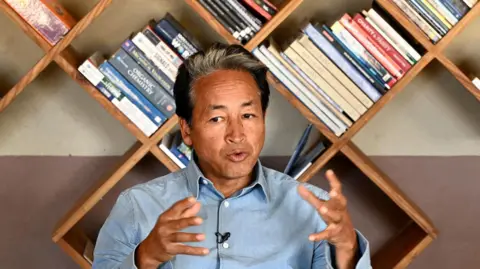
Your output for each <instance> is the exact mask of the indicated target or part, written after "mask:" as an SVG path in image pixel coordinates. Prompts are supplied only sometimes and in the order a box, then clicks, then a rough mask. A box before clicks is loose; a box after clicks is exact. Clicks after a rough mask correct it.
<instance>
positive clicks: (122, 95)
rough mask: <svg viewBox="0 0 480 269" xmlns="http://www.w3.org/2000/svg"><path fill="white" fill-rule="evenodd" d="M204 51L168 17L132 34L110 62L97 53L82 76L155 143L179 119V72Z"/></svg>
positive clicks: (83, 70) (83, 69) (89, 59)
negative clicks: (161, 131)
mask: <svg viewBox="0 0 480 269" xmlns="http://www.w3.org/2000/svg"><path fill="white" fill-rule="evenodd" d="M201 49H202V48H201V46H200V44H199V42H198V41H197V40H196V39H195V38H193V37H192V36H191V35H190V34H189V33H188V32H187V31H186V30H185V29H184V28H183V27H182V26H181V25H180V23H179V22H178V21H177V20H176V19H175V18H174V17H173V16H172V15H171V14H170V13H167V14H166V15H165V16H164V17H163V18H162V19H161V20H159V21H158V22H157V21H155V20H153V19H152V20H150V21H149V22H148V24H147V25H146V26H145V27H144V28H143V29H142V30H141V31H139V32H137V33H133V34H131V36H130V37H129V38H127V39H126V40H125V41H124V42H123V43H122V45H121V48H119V49H118V50H117V51H116V52H115V53H114V54H113V55H111V57H109V58H108V59H106V58H104V56H103V54H102V53H100V52H96V53H94V54H93V55H91V56H90V57H89V58H88V59H87V60H86V61H85V62H84V63H83V64H82V65H81V66H80V67H79V68H78V70H79V71H80V72H81V73H82V74H83V76H85V78H86V79H87V80H88V81H90V82H91V83H92V84H93V85H94V86H95V87H96V88H97V89H98V90H99V91H100V92H101V93H102V94H103V95H104V96H105V97H106V98H108V99H109V100H110V101H111V102H112V103H113V104H114V105H115V106H116V107H117V108H118V109H119V110H120V111H121V112H122V113H123V114H125V116H126V117H127V118H128V119H129V120H130V121H131V122H132V123H133V124H135V125H136V126H137V127H138V128H139V129H140V130H141V131H142V132H143V133H144V134H145V135H146V136H148V137H150V136H151V135H152V134H153V133H155V131H157V130H158V128H159V127H160V126H162V124H163V123H164V122H165V121H166V120H167V119H168V118H170V117H172V116H173V115H174V114H175V108H176V107H175V100H174V98H173V85H174V81H175V79H176V75H177V72H178V68H179V67H180V65H181V64H182V63H183V61H184V60H185V59H187V58H188V57H189V56H190V55H192V54H194V53H196V52H197V51H199V50H201Z"/></svg>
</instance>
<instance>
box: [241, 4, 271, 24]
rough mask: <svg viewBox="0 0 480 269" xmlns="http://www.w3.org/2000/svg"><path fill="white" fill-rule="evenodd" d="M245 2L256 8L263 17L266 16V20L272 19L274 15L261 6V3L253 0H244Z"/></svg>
mask: <svg viewBox="0 0 480 269" xmlns="http://www.w3.org/2000/svg"><path fill="white" fill-rule="evenodd" d="M242 1H243V2H244V3H245V4H247V5H248V6H250V7H251V8H252V9H254V10H255V11H256V12H257V13H258V14H260V15H261V16H262V17H264V18H265V19H266V20H268V21H269V20H271V19H272V15H271V14H270V13H268V12H267V11H265V10H264V9H263V8H261V7H260V6H259V5H257V4H256V3H255V1H253V0H242Z"/></svg>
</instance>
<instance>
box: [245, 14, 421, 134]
mask: <svg viewBox="0 0 480 269" xmlns="http://www.w3.org/2000/svg"><path fill="white" fill-rule="evenodd" d="M253 54H254V55H255V56H256V57H257V58H258V59H259V60H261V61H262V62H263V63H265V65H266V66H267V67H268V68H269V69H270V71H271V72H272V73H273V75H275V76H276V77H277V79H278V80H280V81H281V82H282V83H283V85H284V86H285V87H286V88H288V89H289V90H290V91H291V92H292V93H293V94H294V95H295V96H296V97H297V98H298V99H299V100H300V101H301V102H302V103H303V104H304V105H305V106H306V107H307V108H309V109H310V111H311V112H312V113H313V114H314V115H316V116H317V117H318V119H320V120H321V121H322V122H323V123H324V124H325V125H326V126H328V127H329V128H330V130H331V131H332V132H333V133H334V134H335V135H337V136H341V135H342V134H343V133H344V132H345V131H346V130H347V129H348V128H349V127H351V126H352V124H353V123H355V122H356V121H357V120H358V119H359V118H360V117H361V116H362V115H363V114H364V113H365V112H366V111H367V110H368V109H369V108H370V107H372V105H373V104H374V103H375V102H376V101H378V100H379V99H380V97H381V96H382V95H383V94H385V93H386V92H387V91H388V90H389V89H391V88H392V87H393V86H395V84H396V83H397V82H398V81H399V80H400V79H401V78H402V77H403V76H404V75H405V74H406V73H407V72H408V71H409V70H410V69H411V68H412V66H413V65H415V64H416V63H417V62H418V61H419V60H420V58H421V56H420V54H419V53H418V52H417V51H416V50H415V49H414V48H413V47H412V46H411V45H410V44H409V43H408V42H407V41H406V40H405V39H404V38H403V37H402V36H401V35H400V34H399V33H398V32H397V31H396V30H395V29H394V28H393V27H392V26H391V25H390V24H389V23H388V22H387V21H386V20H385V19H384V18H383V17H382V16H381V15H380V14H379V13H378V12H377V11H376V10H375V9H374V8H372V9H370V10H369V11H363V12H362V13H357V14H354V15H353V16H350V15H349V14H345V15H344V16H343V17H342V18H341V19H339V20H338V21H335V22H334V23H333V24H332V25H331V27H329V26H327V25H321V24H319V23H315V22H311V23H308V24H307V25H306V26H304V27H303V28H302V33H300V34H299V36H298V37H297V38H296V39H295V40H294V41H293V42H291V43H290V44H289V45H288V46H286V47H284V48H283V49H281V48H280V47H279V46H278V45H277V44H276V43H275V42H274V41H273V40H272V39H270V41H269V42H266V43H264V44H262V45H260V46H259V47H258V48H255V49H254V50H253Z"/></svg>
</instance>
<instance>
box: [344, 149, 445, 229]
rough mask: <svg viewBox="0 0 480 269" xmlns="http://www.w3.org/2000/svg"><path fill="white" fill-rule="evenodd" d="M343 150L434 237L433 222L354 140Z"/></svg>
mask: <svg viewBox="0 0 480 269" xmlns="http://www.w3.org/2000/svg"><path fill="white" fill-rule="evenodd" d="M341 151H342V152H343V154H345V156H347V158H348V159H350V161H352V163H353V164H355V165H356V166H357V167H358V168H359V169H360V170H361V171H362V172H363V173H364V174H365V175H366V176H367V177H368V178H370V179H371V180H372V181H373V183H375V184H376V185H377V186H378V187H379V188H380V189H381V190H382V191H383V192H384V193H385V194H386V195H387V196H388V197H390V199H392V201H393V202H395V204H397V206H398V207H400V208H401V209H402V210H403V211H404V212H405V213H406V214H407V215H409V216H410V218H411V219H413V220H414V221H415V222H416V223H418V225H420V227H422V228H423V229H424V230H425V231H426V232H427V233H428V234H429V235H430V236H432V237H433V238H435V237H436V235H437V230H436V228H435V227H434V226H433V224H432V222H431V221H430V220H429V219H428V217H427V216H426V215H425V214H424V213H423V212H422V210H421V209H420V208H419V207H418V206H417V205H416V204H414V203H413V202H412V201H411V200H410V199H409V198H408V197H407V196H406V195H405V194H404V193H403V192H402V191H401V190H400V189H399V188H398V187H397V186H396V185H395V184H394V183H393V181H392V180H391V179H390V178H389V177H388V176H387V175H386V174H385V173H384V172H383V171H382V170H380V169H379V168H378V167H377V166H376V165H375V164H374V163H373V162H372V160H370V159H369V158H368V157H367V156H366V155H365V154H364V153H363V152H362V151H361V150H360V149H359V148H358V147H357V146H356V145H355V144H354V143H353V142H351V141H350V142H348V143H347V144H346V145H345V146H344V147H342V149H341Z"/></svg>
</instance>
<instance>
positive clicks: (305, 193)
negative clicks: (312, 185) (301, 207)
mask: <svg viewBox="0 0 480 269" xmlns="http://www.w3.org/2000/svg"><path fill="white" fill-rule="evenodd" d="M298 193H299V194H300V196H301V197H302V198H303V199H305V200H306V201H307V202H309V203H310V204H311V205H312V206H313V207H315V208H316V209H317V211H318V210H320V208H321V207H322V206H323V205H324V204H325V201H324V200H321V199H319V198H318V197H317V196H315V195H314V194H313V193H312V192H311V191H309V190H308V189H307V188H306V187H305V186H303V185H299V186H298Z"/></svg>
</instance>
